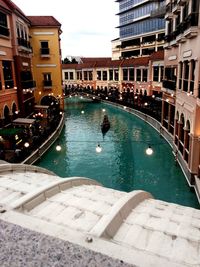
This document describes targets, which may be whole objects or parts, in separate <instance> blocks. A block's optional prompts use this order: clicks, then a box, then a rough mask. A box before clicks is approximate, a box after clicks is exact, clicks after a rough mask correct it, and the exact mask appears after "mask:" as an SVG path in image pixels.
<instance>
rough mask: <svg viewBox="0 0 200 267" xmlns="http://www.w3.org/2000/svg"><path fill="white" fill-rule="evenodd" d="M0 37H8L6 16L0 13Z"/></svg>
mask: <svg viewBox="0 0 200 267" xmlns="http://www.w3.org/2000/svg"><path fill="white" fill-rule="evenodd" d="M0 35H4V36H9V29H8V24H7V16H6V14H4V13H2V12H0Z"/></svg>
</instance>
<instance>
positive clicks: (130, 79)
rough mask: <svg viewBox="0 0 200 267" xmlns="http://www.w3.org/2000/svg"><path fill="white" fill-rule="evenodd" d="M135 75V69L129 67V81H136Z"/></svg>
mask: <svg viewBox="0 0 200 267" xmlns="http://www.w3.org/2000/svg"><path fill="white" fill-rule="evenodd" d="M134 80H135V75H134V69H129V81H134Z"/></svg>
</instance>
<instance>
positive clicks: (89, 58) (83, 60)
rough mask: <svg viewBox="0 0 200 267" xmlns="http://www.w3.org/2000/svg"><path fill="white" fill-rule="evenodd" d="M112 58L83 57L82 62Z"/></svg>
mask: <svg viewBox="0 0 200 267" xmlns="http://www.w3.org/2000/svg"><path fill="white" fill-rule="evenodd" d="M104 60H111V58H110V57H81V61H82V63H89V62H96V61H104Z"/></svg>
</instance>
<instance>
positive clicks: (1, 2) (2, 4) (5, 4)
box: [0, 0, 11, 10]
mask: <svg viewBox="0 0 200 267" xmlns="http://www.w3.org/2000/svg"><path fill="white" fill-rule="evenodd" d="M0 6H1V7H3V8H5V9H7V10H11V9H10V7H9V6H8V5H7V3H6V2H5V1H3V0H0Z"/></svg>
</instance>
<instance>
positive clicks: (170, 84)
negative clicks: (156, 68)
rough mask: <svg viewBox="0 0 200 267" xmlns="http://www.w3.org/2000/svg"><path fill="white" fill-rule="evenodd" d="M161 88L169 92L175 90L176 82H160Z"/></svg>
mask: <svg viewBox="0 0 200 267" xmlns="http://www.w3.org/2000/svg"><path fill="white" fill-rule="evenodd" d="M162 84H163V87H164V88H166V89H170V90H173V91H174V90H176V81H172V80H163V81H162Z"/></svg>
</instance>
